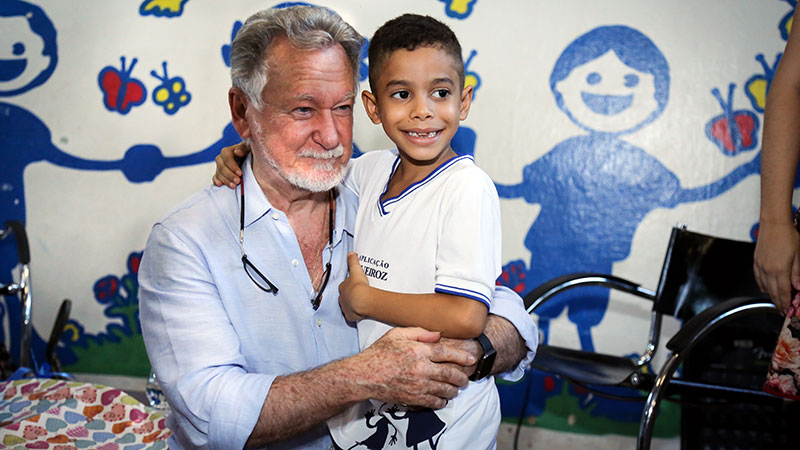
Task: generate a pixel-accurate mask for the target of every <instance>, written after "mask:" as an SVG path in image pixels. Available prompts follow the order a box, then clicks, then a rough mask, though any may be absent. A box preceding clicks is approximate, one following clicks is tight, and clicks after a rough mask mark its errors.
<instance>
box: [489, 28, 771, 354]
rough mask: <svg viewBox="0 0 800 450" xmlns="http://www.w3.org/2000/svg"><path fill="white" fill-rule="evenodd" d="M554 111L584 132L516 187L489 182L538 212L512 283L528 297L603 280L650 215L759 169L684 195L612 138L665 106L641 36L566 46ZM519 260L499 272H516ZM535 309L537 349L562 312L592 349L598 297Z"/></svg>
mask: <svg viewBox="0 0 800 450" xmlns="http://www.w3.org/2000/svg"><path fill="white" fill-rule="evenodd" d="M550 88H551V90H552V92H553V95H554V97H555V100H556V104H557V105H558V107H559V108H560V109H561V110H562V111H563V112H564V113H565V114H566V115H567V117H569V119H570V120H571V121H572V122H573V123H574V124H576V125H577V126H578V127H580V128H582V129H583V130H584V131H585V132H586V134H584V135H581V136H575V137H572V138H569V139H567V140H566V141H564V142H561V143H560V144H558V145H556V146H555V147H554V148H553V149H552V150H550V151H549V152H548V153H546V154H545V155H543V156H542V157H541V158H539V159H537V160H536V161H534V162H532V163H530V164H529V165H527V166H526V167H525V168H524V169H523V179H522V181H521V182H519V183H518V184H513V185H502V184H498V185H497V188H498V193H499V195H500V197H502V198H519V197H521V198H524V199H525V200H526V201H527V202H529V203H537V204H540V205H541V211H540V213H539V215H538V217H537V218H536V221H535V222H534V223H533V225H532V226H531V228H530V230H529V231H528V233H527V236H526V237H525V247H526V248H528V249H529V250H530V252H531V255H532V256H531V261H530V265H529V266H528V267H527V268H523V269H522V273H521V274H517V276H516V278H523V279H524V285H520V284H519V282H518V281H519V280H517V282H516V283H513V282H512V283H509V284H511V285H512V287H514V286H515V287H516V288H517V289H518V290H522V291H525V292H527V291H529V290H531V289H533V288H535V287H536V286H538V285H539V284H541V283H543V282H545V281H547V280H550V279H552V278H555V277H557V276H560V275H564V274H567V273H572V272H597V273H612V269H613V265H614V263H616V262H619V261H622V260H623V259H625V258H627V257H628V255H629V254H630V250H631V242H632V240H633V235H634V232H635V231H636V228H637V226H638V225H639V223H640V222H641V221H642V219H644V217H645V216H646V215H647V214H648V213H649V212H651V211H653V210H654V209H657V208H673V207H675V206H677V205H680V204H682V203H686V202H696V201H700V200H706V199H710V198H713V197H715V196H718V195H720V194H721V193H723V192H725V191H727V190H728V189H730V188H731V187H732V186H734V185H735V184H736V183H737V182H739V181H740V180H742V179H743V178H744V177H746V176H747V175H750V174H754V173H757V172H758V171H759V160H758V156H756V158H754V159H752V160H749V161H748V162H746V163H744V164H742V165H741V166H739V167H738V168H736V169H735V170H733V171H732V172H731V173H730V174H728V175H727V176H725V177H723V178H722V179H720V180H718V181H716V182H713V183H711V184H709V185H707V186H700V187H694V188H684V187H683V186H681V181H680V180H679V179H678V177H677V176H676V175H675V174H674V173H672V172H671V171H670V170H669V169H668V168H667V167H665V166H664V165H663V164H662V163H661V162H660V161H659V160H658V159H656V158H655V157H653V156H652V155H650V154H649V153H647V152H646V151H645V150H643V149H641V148H639V147H637V146H635V145H632V144H630V143H628V142H626V141H624V140H623V139H622V137H623V136H625V135H629V134H631V133H633V132H635V131H637V130H640V129H642V128H643V127H645V126H647V125H648V124H650V123H652V122H653V121H654V120H656V119H657V118H658V117H659V116H661V114H662V113H663V112H664V108H665V107H666V105H667V101H668V99H669V90H670V77H669V65H668V64H667V60H666V58H665V57H664V55H663V54H662V53H661V51H660V50H659V49H658V47H656V45H655V44H654V43H653V42H652V41H651V40H650V39H649V38H648V37H647V36H645V35H644V34H642V33H641V32H639V31H637V30H635V29H633V28H630V27H627V26H602V27H598V28H595V29H593V30H591V31H589V32H587V33H586V34H584V35H582V36H580V37H578V38H577V39H575V40H574V41H573V42H572V43H571V44H569V46H568V47H567V48H566V49H565V50H564V52H563V53H562V54H561V56H560V57H559V58H558V60H557V62H556V64H555V67H554V68H553V71H552V73H551V76H550ZM521 266H524V262H522V261H514V262H511V263H510V264H509V265H508V266H507V267H506V269H507V270H508V269H509V268H515V269H516V270H517V271H520V267H521ZM570 294H571V293H570V292H567V293H566V294H564V295H562V296H560V297H561V299H560V300H559V301H551V302H549V303H548V304H547V306H546V307H544V308H542V309H540V310H539V311H537V313H538V316H539V328H540V329H541V330H542V332H543V333H544V339H545V340H544V342H547V338H548V332H549V324H550V321H551V320H553V319H555V318H556V317H558V316H559V315H560V314H561V313H562V311H563V310H564V309H565V308H566V309H567V317H568V319H569V320H570V321H571V322H572V323H574V324H575V325H576V327H577V332H578V336H579V339H580V343H581V347H582V348H583V349H584V350H594V342H593V340H592V335H591V331H592V328H593V327H595V326H596V325H598V324H599V323H600V322H601V321H602V319H603V316H604V315H605V312H606V308H607V305H608V296H609V293H608V290H605V289H602V288H589V289H581V290H580V292H576V293H572V295H570Z"/></svg>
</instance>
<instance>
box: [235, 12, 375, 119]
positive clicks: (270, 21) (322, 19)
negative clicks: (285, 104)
mask: <svg viewBox="0 0 800 450" xmlns="http://www.w3.org/2000/svg"><path fill="white" fill-rule="evenodd" d="M280 36H286V37H287V38H288V39H289V42H290V43H291V44H292V45H293V46H294V47H296V48H298V49H303V50H310V49H318V50H322V49H326V48H330V47H332V46H334V45H337V44H338V45H341V46H342V48H344V51H345V54H346V55H347V59H348V61H349V62H350V68H351V69H352V72H353V78H354V83H355V84H354V86H357V85H358V79H359V64H360V55H361V47H362V46H363V45H364V42H365V41H364V38H363V37H362V36H361V35H360V34H358V32H357V31H356V30H355V29H353V27H351V26H350V25H349V24H348V23H347V22H345V21H344V20H342V18H341V17H339V15H338V14H336V13H335V12H333V11H331V10H330V9H327V8H322V7H319V6H292V7H289V8H281V9H275V8H273V9H267V10H264V11H259V12H257V13H255V14H253V15H252V16H250V17H249V18H248V19H247V20H246V21H245V23H244V25H242V28H240V29H239V32H238V33H236V38H235V39H234V40H233V44H232V45H231V82H232V83H233V86H234V87H237V88H239V89H241V90H242V92H244V94H245V95H246V96H247V98H248V100H249V101H250V103H251V104H252V105H253V106H254V107H255V108H256V109H258V110H259V111H260V110H261V108H262V107H263V102H262V99H261V91H263V90H264V86H265V85H266V84H267V77H268V76H269V75H268V72H269V67H268V65H267V60H266V53H267V50H269V47H270V45H272V43H273V42H274V41H275V39H276V38H278V37H280Z"/></svg>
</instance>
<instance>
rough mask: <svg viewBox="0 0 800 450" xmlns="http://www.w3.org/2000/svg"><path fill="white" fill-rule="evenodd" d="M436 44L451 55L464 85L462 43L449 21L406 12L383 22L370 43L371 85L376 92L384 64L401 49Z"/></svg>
mask: <svg viewBox="0 0 800 450" xmlns="http://www.w3.org/2000/svg"><path fill="white" fill-rule="evenodd" d="M420 47H434V48H438V49H440V50H443V51H444V52H445V53H447V54H448V55H450V56H451V57H452V58H453V59H454V62H455V65H456V71H457V72H458V77H459V79H460V82H461V87H463V85H464V60H463V59H462V57H461V44H459V43H458V38H456V35H455V33H453V30H451V29H450V28H449V27H448V26H447V25H445V24H443V23H442V22H439V21H438V20H436V19H434V18H433V17H430V16H421V15H419V14H403V15H402V16H399V17H395V18H394V19H392V20H389V21H388V22H386V23H384V24H383V25H381V27H380V28H378V31H376V32H375V35H374V36H372V40H371V41H370V43H369V85H370V88H371V89H372V91H373V92H375V87H376V83H377V82H378V77H379V76H380V73H381V69H382V66H383V64H384V63H385V62H386V60H387V59H389V56H391V55H392V53H394V52H395V51H397V50H408V51H412V50H416V49H418V48H420Z"/></svg>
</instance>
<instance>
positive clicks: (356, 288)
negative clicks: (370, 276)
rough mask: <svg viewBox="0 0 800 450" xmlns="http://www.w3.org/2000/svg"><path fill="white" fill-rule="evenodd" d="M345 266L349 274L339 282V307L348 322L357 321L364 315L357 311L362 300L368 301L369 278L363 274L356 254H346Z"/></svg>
mask: <svg viewBox="0 0 800 450" xmlns="http://www.w3.org/2000/svg"><path fill="white" fill-rule="evenodd" d="M347 266H348V268H349V270H350V275H349V276H348V277H347V278H345V280H344V281H342V283H341V284H339V307H340V308H342V313H344V317H345V319H347V320H348V321H349V322H358V321H359V320H361V319H363V318H364V316H363V315H362V314H360V313H359V312H358V311H360V310H361V308H360V306H362V305H361V303H362V302H364V301H369V299H368V298H365V297H368V293H367V292H366V291H369V280H367V276H366V275H365V274H364V269H362V268H361V264H359V262H358V255H357V254H355V253H353V252H350V253H348V254H347Z"/></svg>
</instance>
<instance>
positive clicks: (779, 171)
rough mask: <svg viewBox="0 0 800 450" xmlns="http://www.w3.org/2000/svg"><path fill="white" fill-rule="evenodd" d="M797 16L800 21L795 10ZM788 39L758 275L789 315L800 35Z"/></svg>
mask: <svg viewBox="0 0 800 450" xmlns="http://www.w3.org/2000/svg"><path fill="white" fill-rule="evenodd" d="M794 18H795V19H798V18H800V12H798V10H795V14H794ZM794 28H796V27H793V29H792V32H791V33H790V35H789V39H788V41H787V44H786V49H785V51H784V53H783V57H782V58H781V61H780V63H779V64H778V68H777V70H776V72H775V76H774V78H773V80H772V84H771V86H770V90H769V93H768V96H767V103H766V108H765V112H764V134H763V139H762V151H761V210H760V224H759V234H758V240H757V243H756V251H755V263H754V271H755V275H756V280H757V281H758V284H759V286H760V287H761V290H762V291H764V292H765V293H768V294H769V295H770V297H771V298H772V301H773V302H774V303H775V305H776V306H778V308H779V309H780V310H781V311H785V310H786V309H787V308H788V306H789V302H790V301H791V298H790V291H791V289H790V288H791V287H792V286H794V288H795V289H800V236H798V233H797V231H795V229H794V227H793V225H792V220H791V215H790V212H791V208H792V194H793V187H794V180H795V175H796V172H797V165H798V159H799V158H800V31H798V30H796V29H794Z"/></svg>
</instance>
